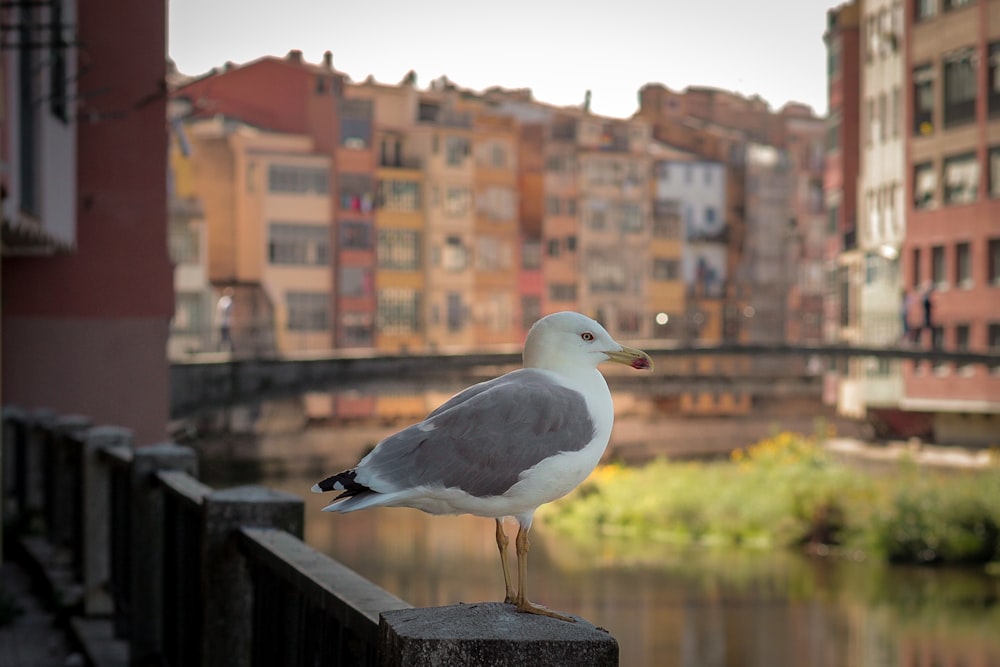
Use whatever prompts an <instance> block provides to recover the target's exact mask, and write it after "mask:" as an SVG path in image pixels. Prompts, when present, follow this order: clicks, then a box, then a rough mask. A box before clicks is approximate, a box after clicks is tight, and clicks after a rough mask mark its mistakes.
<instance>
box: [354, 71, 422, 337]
mask: <svg viewBox="0 0 1000 667" xmlns="http://www.w3.org/2000/svg"><path fill="white" fill-rule="evenodd" d="M347 91H348V95H349V96H358V97H360V96H364V97H367V98H368V99H371V100H372V101H373V103H374V141H373V146H374V149H375V180H376V186H375V187H376V205H375V239H374V242H375V300H376V329H375V330H376V336H375V347H376V349H378V350H380V351H385V352H398V351H403V350H419V349H424V348H425V347H426V336H425V322H426V315H425V311H426V301H427V299H426V272H427V249H426V243H427V241H426V238H427V219H426V216H425V214H424V209H425V207H426V205H427V188H426V185H425V182H424V172H423V169H422V167H423V165H424V163H425V161H424V157H423V146H422V145H421V142H419V141H417V138H416V137H415V136H414V124H415V123H414V121H415V118H416V113H417V100H418V95H417V92H416V90H415V89H414V88H413V86H412V85H409V84H407V83H403V84H401V85H398V86H388V85H382V84H378V83H375V82H374V81H371V80H369V81H366V82H365V83H363V84H359V85H356V86H349V87H348V89H347Z"/></svg>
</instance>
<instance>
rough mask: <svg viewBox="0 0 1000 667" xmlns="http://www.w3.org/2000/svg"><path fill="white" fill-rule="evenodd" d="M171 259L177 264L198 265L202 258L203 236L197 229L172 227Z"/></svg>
mask: <svg viewBox="0 0 1000 667" xmlns="http://www.w3.org/2000/svg"><path fill="white" fill-rule="evenodd" d="M168 240H169V248H170V259H171V261H173V262H174V263H175V264H197V263H198V261H199V259H200V258H201V235H200V234H199V233H198V228H197V227H192V226H191V225H187V224H174V225H170V237H169V239H168Z"/></svg>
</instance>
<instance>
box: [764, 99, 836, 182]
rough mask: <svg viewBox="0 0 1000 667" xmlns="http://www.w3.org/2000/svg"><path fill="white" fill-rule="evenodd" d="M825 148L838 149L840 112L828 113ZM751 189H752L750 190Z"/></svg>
mask: <svg viewBox="0 0 1000 667" xmlns="http://www.w3.org/2000/svg"><path fill="white" fill-rule="evenodd" d="M826 150H828V151H837V150H840V112H839V111H836V112H834V113H831V114H830V117H829V118H828V119H827V121H826ZM751 191H752V190H751Z"/></svg>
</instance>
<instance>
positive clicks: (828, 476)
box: [540, 433, 1000, 563]
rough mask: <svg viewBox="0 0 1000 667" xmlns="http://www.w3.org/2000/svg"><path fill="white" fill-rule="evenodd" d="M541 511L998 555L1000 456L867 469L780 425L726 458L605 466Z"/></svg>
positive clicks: (777, 538)
mask: <svg viewBox="0 0 1000 667" xmlns="http://www.w3.org/2000/svg"><path fill="white" fill-rule="evenodd" d="M994 460H995V459H994ZM540 518H541V519H542V520H543V521H545V523H546V524H547V525H549V526H551V527H553V528H555V529H557V530H559V531H561V532H569V533H578V534H580V535H584V534H589V535H592V534H594V533H595V532H596V533H601V534H606V535H622V536H633V537H640V538H646V539H651V540H655V541H661V542H667V543H675V544H678V545H701V546H722V547H745V548H777V547H790V548H799V549H805V550H808V551H811V552H814V553H820V554H825V553H838V554H842V555H844V556H847V557H851V558H862V557H873V558H879V559H883V560H886V561H888V562H898V563H903V562H908V563H989V562H994V563H1000V465H998V464H996V463H994V465H992V466H990V467H987V468H985V469H981V470H976V471H969V472H960V471H954V472H951V471H950V472H940V471H934V470H928V469H925V468H920V467H918V466H916V465H915V464H913V463H912V462H907V461H902V462H900V464H899V466H898V468H897V469H896V470H894V471H893V472H891V473H874V472H863V471H859V470H856V469H854V468H852V467H850V466H848V465H846V464H843V463H840V462H838V461H836V460H834V459H833V457H831V456H830V454H829V453H828V452H826V451H825V450H824V449H823V448H822V447H821V446H820V445H819V444H818V443H817V442H816V440H815V439H814V438H811V437H806V436H801V435H797V434H793V433H781V434H779V435H776V436H774V437H772V438H769V439H767V440H764V441H761V442H759V443H758V444H756V445H753V446H752V447H748V448H747V449H744V450H738V451H736V452H735V453H734V454H733V456H732V457H731V460H729V461H726V462H672V461H664V460H661V461H657V462H654V463H651V464H649V465H646V466H643V467H641V468H630V467H625V466H621V465H608V466H601V467H600V468H598V469H597V470H596V471H595V472H594V474H593V475H592V476H591V477H590V479H588V480H587V481H586V482H585V483H584V484H582V485H581V486H580V487H579V488H578V489H577V490H576V491H575V492H574V493H573V494H572V495H571V496H570V497H568V498H566V499H564V500H563V501H561V502H559V503H554V504H552V505H549V506H546V507H545V508H544V510H543V512H541V513H540Z"/></svg>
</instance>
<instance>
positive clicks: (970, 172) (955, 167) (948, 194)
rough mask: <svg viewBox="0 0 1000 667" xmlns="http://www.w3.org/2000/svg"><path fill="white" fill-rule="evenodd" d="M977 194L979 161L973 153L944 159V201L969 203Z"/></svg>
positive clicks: (947, 202) (946, 202) (948, 202)
mask: <svg viewBox="0 0 1000 667" xmlns="http://www.w3.org/2000/svg"><path fill="white" fill-rule="evenodd" d="M978 194H979V162H978V161H977V160H976V154H975V153H965V154H963V155H953V156H952V157H948V158H945V160H944V203H945V204H971V203H972V202H974V201H976V196H977V195H978Z"/></svg>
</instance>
